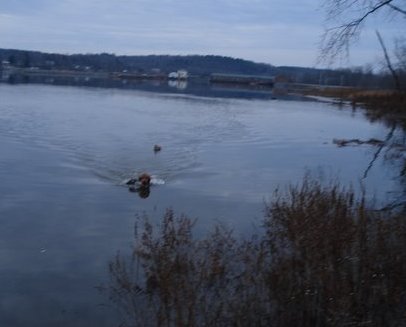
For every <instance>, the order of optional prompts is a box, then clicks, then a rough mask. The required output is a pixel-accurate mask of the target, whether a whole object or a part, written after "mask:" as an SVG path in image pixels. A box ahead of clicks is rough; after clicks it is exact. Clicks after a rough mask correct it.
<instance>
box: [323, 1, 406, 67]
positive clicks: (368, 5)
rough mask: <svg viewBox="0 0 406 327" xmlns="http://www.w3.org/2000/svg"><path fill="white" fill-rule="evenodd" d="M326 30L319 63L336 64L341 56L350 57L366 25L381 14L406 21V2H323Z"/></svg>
mask: <svg viewBox="0 0 406 327" xmlns="http://www.w3.org/2000/svg"><path fill="white" fill-rule="evenodd" d="M323 1H324V2H323V7H324V8H325V10H326V13H327V15H326V26H325V31H324V33H323V35H322V40H321V43H320V57H319V61H321V62H327V63H329V64H331V63H333V62H334V61H335V60H337V59H338V58H339V57H341V56H346V57H348V54H349V49H350V45H352V44H353V42H355V41H356V40H357V39H358V38H359V36H360V33H361V31H362V28H363V26H364V24H365V23H366V22H367V21H368V20H369V19H370V18H371V17H372V16H376V15H379V14H384V13H386V14H393V15H396V16H399V15H400V16H401V17H404V18H405V19H406V1H405V0H323Z"/></svg>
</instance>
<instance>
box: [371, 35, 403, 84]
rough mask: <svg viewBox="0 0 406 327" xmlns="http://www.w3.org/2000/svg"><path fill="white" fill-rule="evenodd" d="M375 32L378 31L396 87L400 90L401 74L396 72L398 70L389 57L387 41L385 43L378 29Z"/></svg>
mask: <svg viewBox="0 0 406 327" xmlns="http://www.w3.org/2000/svg"><path fill="white" fill-rule="evenodd" d="M375 33H376V36H377V37H378V40H379V43H380V45H381V47H382V50H383V53H384V55H385V60H386V66H387V67H388V69H389V71H390V72H391V74H392V77H393V81H394V83H395V87H396V89H397V90H399V91H400V81H399V76H398V74H397V73H396V71H395V70H394V69H393V66H392V63H391V61H390V58H389V55H388V51H387V50H386V47H385V43H383V39H382V36H381V34H380V33H379V32H378V31H375Z"/></svg>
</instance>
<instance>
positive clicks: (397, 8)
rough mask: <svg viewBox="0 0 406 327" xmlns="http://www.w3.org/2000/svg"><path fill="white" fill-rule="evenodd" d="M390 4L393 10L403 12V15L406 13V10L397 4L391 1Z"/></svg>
mask: <svg viewBox="0 0 406 327" xmlns="http://www.w3.org/2000/svg"><path fill="white" fill-rule="evenodd" d="M388 6H389V7H391V8H392V9H393V10H396V11H398V12H400V13H402V14H403V15H406V10H403V9H401V8H399V7H397V6H394V5H392V4H391V3H389V4H388Z"/></svg>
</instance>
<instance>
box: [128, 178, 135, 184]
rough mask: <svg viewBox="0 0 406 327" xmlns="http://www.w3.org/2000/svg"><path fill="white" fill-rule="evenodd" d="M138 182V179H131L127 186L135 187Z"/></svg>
mask: <svg viewBox="0 0 406 327" xmlns="http://www.w3.org/2000/svg"><path fill="white" fill-rule="evenodd" d="M137 182H138V179H136V178H131V179H129V180H128V181H127V182H126V184H127V185H134V184H135V183H137Z"/></svg>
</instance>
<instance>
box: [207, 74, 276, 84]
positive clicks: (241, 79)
mask: <svg viewBox="0 0 406 327" xmlns="http://www.w3.org/2000/svg"><path fill="white" fill-rule="evenodd" d="M210 82H211V83H234V84H248V85H269V86H272V85H273V84H274V82H275V78H274V77H273V76H262V75H241V74H211V75H210Z"/></svg>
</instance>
